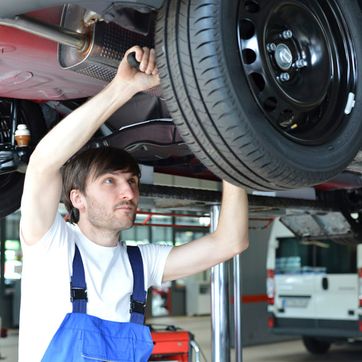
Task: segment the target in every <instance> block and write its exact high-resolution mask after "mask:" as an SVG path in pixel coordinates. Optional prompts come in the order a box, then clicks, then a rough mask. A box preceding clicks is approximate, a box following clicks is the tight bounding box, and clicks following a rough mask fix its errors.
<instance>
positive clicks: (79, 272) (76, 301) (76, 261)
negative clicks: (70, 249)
mask: <svg viewBox="0 0 362 362" xmlns="http://www.w3.org/2000/svg"><path fill="white" fill-rule="evenodd" d="M70 301H71V302H72V303H73V313H87V301H88V298H87V285H86V283H85V275H84V266H83V261H82V257H81V255H80V252H79V249H78V246H77V245H76V244H75V251H74V257H73V273H72V277H71V279H70Z"/></svg>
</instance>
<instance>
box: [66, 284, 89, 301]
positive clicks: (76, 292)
mask: <svg viewBox="0 0 362 362" xmlns="http://www.w3.org/2000/svg"><path fill="white" fill-rule="evenodd" d="M80 299H83V300H85V301H88V295H87V289H85V288H77V287H73V286H72V283H70V301H71V302H72V303H73V301H74V300H80Z"/></svg>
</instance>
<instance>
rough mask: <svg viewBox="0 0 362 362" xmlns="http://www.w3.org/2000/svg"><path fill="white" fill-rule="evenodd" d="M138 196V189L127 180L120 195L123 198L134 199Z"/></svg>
mask: <svg viewBox="0 0 362 362" xmlns="http://www.w3.org/2000/svg"><path fill="white" fill-rule="evenodd" d="M135 196H136V191H135V190H134V189H133V188H132V186H131V185H130V184H129V183H128V182H126V183H124V184H123V185H122V187H121V190H120V197H121V198H122V199H123V200H132V199H133V198H134V197H135Z"/></svg>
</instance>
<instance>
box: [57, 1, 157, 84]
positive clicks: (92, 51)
mask: <svg viewBox="0 0 362 362" xmlns="http://www.w3.org/2000/svg"><path fill="white" fill-rule="evenodd" d="M85 13H86V10H85V9H83V8H80V7H79V6H77V5H65V6H64V9H63V15H62V20H61V27H62V28H64V29H68V30H70V31H71V32H75V33H79V32H80V33H82V34H87V46H86V47H85V48H84V49H79V48H77V47H73V46H69V45H68V44H59V47H58V60H59V64H60V66H61V67H62V68H63V69H68V70H72V71H74V72H77V73H82V74H85V75H88V76H90V77H93V78H97V79H101V80H105V81H107V82H109V81H111V80H112V79H113V77H114V76H115V74H116V72H117V68H118V65H119V62H120V61H121V60H122V58H123V56H124V53H125V52H126V51H127V49H129V48H130V47H132V46H134V45H140V46H147V47H153V43H154V39H153V31H152V29H150V32H149V33H148V34H147V36H144V35H142V34H139V33H135V32H132V31H130V30H127V29H125V28H122V27H121V26H119V25H117V24H115V23H106V22H104V21H95V22H93V23H92V24H90V25H85V24H84V21H83V19H84V18H85Z"/></svg>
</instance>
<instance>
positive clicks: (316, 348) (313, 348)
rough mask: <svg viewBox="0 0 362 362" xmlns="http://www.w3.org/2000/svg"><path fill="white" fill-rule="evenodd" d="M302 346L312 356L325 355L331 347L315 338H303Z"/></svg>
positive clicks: (328, 343)
mask: <svg viewBox="0 0 362 362" xmlns="http://www.w3.org/2000/svg"><path fill="white" fill-rule="evenodd" d="M303 344H304V346H305V348H306V349H307V351H308V352H310V353H312V354H319V355H320V354H325V353H327V352H328V350H329V348H330V347H331V344H330V342H326V341H321V340H319V339H317V338H313V337H306V336H303Z"/></svg>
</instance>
